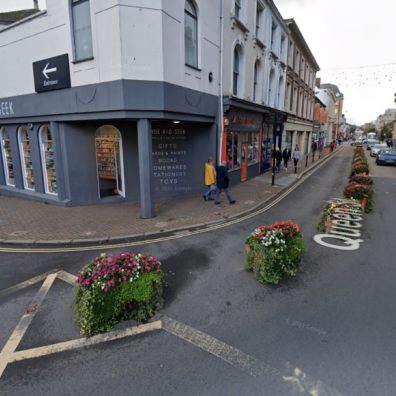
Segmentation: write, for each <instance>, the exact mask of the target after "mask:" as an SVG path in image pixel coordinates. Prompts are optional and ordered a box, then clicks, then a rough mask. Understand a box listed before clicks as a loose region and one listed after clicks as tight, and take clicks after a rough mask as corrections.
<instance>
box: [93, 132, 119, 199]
mask: <svg viewBox="0 0 396 396" xmlns="http://www.w3.org/2000/svg"><path fill="white" fill-rule="evenodd" d="M95 145H96V163H97V173H98V184H99V194H100V197H101V198H104V197H107V196H111V195H121V196H122V197H124V196H125V190H124V164H123V153H122V139H121V133H120V131H119V130H118V129H116V128H114V127H112V126H110V125H104V126H102V127H100V128H99V129H98V130H97V131H96V136H95Z"/></svg>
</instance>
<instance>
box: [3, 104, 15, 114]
mask: <svg viewBox="0 0 396 396" xmlns="http://www.w3.org/2000/svg"><path fill="white" fill-rule="evenodd" d="M14 114H15V113H14V102H12V101H8V102H7V101H6V102H0V115H1V116H8V115H14Z"/></svg>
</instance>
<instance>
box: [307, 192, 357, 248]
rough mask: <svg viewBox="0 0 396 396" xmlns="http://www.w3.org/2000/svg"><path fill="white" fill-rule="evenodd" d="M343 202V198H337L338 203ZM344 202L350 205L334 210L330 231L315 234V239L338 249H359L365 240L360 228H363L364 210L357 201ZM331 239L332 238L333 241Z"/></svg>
mask: <svg viewBox="0 0 396 396" xmlns="http://www.w3.org/2000/svg"><path fill="white" fill-rule="evenodd" d="M342 202H343V200H337V203H342ZM344 202H346V203H348V204H349V207H348V208H346V207H344V208H343V207H340V208H336V209H335V210H334V214H333V215H332V219H331V223H332V226H331V230H330V231H329V233H328V234H318V235H315V236H314V238H313V239H314V241H315V242H316V243H318V244H319V245H322V246H326V247H329V248H331V249H338V250H357V249H359V247H360V244H361V243H362V242H363V239H360V237H361V236H362V234H361V232H360V228H362V224H361V222H362V221H363V216H362V214H363V211H362V209H361V207H360V206H359V205H358V204H357V203H356V204H351V201H349V200H345V201H344ZM329 240H332V242H333V243H331V242H330V241H329ZM336 242H338V244H337V243H336ZM340 243H341V244H340Z"/></svg>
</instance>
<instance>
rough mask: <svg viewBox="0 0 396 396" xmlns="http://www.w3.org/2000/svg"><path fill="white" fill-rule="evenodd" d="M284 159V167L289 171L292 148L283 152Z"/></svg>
mask: <svg viewBox="0 0 396 396" xmlns="http://www.w3.org/2000/svg"><path fill="white" fill-rule="evenodd" d="M282 158H283V166H284V167H285V169H286V170H287V164H288V163H289V160H290V158H291V150H290V148H285V149H284V150H283V152H282Z"/></svg>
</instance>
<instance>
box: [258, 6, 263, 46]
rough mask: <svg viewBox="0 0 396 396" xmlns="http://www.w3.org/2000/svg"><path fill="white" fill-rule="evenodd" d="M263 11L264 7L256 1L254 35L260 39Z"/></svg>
mask: <svg viewBox="0 0 396 396" xmlns="http://www.w3.org/2000/svg"><path fill="white" fill-rule="evenodd" d="M263 13H264V9H263V6H262V5H261V4H260V3H259V2H257V9H256V37H257V38H259V39H260V40H262V39H263V37H262V36H263V35H264V34H263V33H264V32H262V30H263V29H262V24H263Z"/></svg>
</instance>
